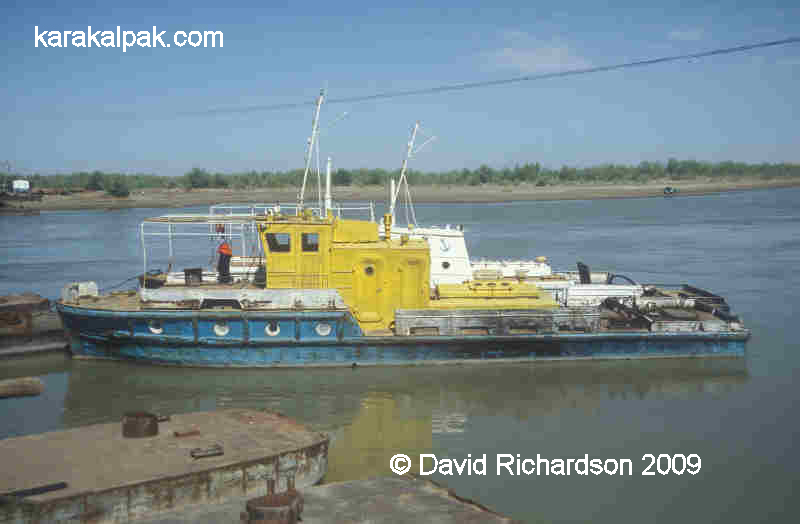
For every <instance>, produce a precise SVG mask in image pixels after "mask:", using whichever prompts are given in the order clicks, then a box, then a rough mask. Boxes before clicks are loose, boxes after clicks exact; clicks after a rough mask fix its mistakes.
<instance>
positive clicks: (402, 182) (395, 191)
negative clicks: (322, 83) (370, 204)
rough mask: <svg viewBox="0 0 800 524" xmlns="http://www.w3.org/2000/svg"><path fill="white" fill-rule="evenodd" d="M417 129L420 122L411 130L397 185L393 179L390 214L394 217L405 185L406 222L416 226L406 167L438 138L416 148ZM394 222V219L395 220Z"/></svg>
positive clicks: (433, 138) (432, 138)
mask: <svg viewBox="0 0 800 524" xmlns="http://www.w3.org/2000/svg"><path fill="white" fill-rule="evenodd" d="M417 131H419V122H416V123H415V124H414V129H413V131H411V140H409V141H408V149H406V157H405V158H404V159H403V167H401V168H400V177H399V178H398V180H397V186H396V187H395V186H394V180H392V184H390V185H391V192H392V195H391V198H390V199H389V214H390V215H392V218H393V219H394V211H395V208H396V207H397V197H398V196H399V195H400V191H402V189H403V187H404V186H405V200H406V222H408V224H409V225H411V224H412V223H413V224H414V225H415V226H416V225H417V217H416V215H415V213H414V204H413V202H411V191H410V190H409V189H408V179H407V178H406V168H407V167H408V161H409V160H410V159H411V158H412V157H413V156H414V155H415V154H416V153H417V152H419V150H420V149H422V148H423V147H425V146H426V145H427V144H428V143H430V142H432V141H433V140H436V137H435V136H432V137H430V138H429V139H428V140H426V141H425V142H423V143H422V145H420V146H419V147H418V148H416V149H414V141H415V140H416V138H417ZM409 212H410V213H411V217H410V218H411V220H409ZM393 222H394V220H393Z"/></svg>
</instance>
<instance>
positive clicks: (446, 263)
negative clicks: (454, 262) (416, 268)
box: [442, 262, 450, 269]
mask: <svg viewBox="0 0 800 524" xmlns="http://www.w3.org/2000/svg"><path fill="white" fill-rule="evenodd" d="M442 268H444V269H450V262H442Z"/></svg>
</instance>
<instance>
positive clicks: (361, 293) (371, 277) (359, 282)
mask: <svg viewBox="0 0 800 524" xmlns="http://www.w3.org/2000/svg"><path fill="white" fill-rule="evenodd" d="M353 271H354V272H355V275H354V278H353V283H354V284H355V286H354V287H355V298H356V317H357V318H358V320H359V322H380V321H381V319H382V315H381V311H382V309H383V303H384V300H385V297H384V294H385V293H384V290H383V289H382V288H383V277H384V275H383V260H381V259H379V258H377V257H375V258H372V257H370V258H362V259H361V260H360V261H359V262H358V263H357V264H356V266H355V268H353Z"/></svg>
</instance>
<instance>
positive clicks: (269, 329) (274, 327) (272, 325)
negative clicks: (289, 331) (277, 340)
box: [264, 321, 281, 337]
mask: <svg viewBox="0 0 800 524" xmlns="http://www.w3.org/2000/svg"><path fill="white" fill-rule="evenodd" d="M280 332H281V326H280V324H278V323H277V322H274V321H273V322H267V326H266V327H265V328H264V333H266V334H267V335H269V336H271V337H275V336H278V333H280Z"/></svg>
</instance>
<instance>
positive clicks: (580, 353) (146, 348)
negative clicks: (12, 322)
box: [56, 212, 750, 366]
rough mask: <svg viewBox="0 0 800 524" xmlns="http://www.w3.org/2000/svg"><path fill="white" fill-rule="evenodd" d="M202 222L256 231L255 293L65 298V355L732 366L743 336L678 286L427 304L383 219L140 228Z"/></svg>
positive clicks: (470, 291) (419, 270) (498, 289)
mask: <svg viewBox="0 0 800 524" xmlns="http://www.w3.org/2000/svg"><path fill="white" fill-rule="evenodd" d="M211 221H218V222H217V223H223V224H224V225H225V226H226V227H231V226H240V225H245V224H247V225H252V226H254V227H255V228H256V229H257V231H258V234H259V238H260V239H261V242H262V246H263V250H264V259H265V270H264V273H265V275H264V276H265V283H264V284H261V285H259V284H256V283H253V282H250V281H248V280H245V279H243V280H241V281H239V282H234V283H232V284H229V283H228V284H223V283H218V282H205V281H203V280H202V276H201V277H200V278H199V279H197V280H192V279H191V278H189V276H190V275H189V274H187V275H186V279H185V282H183V283H180V284H176V283H171V282H168V281H165V280H163V279H161V280H160V279H157V278H151V279H149V280H148V279H143V285H142V286H140V289H139V290H138V291H130V292H121V293H111V294H109V295H99V294H97V293H95V292H94V289H92V286H85V289H81V286H80V285H79V286H69V287H68V291H69V292H67V293H65V294H64V295H63V296H62V298H61V300H59V301H58V302H57V305H56V307H57V309H58V312H59V314H60V315H61V318H62V322H63V325H64V327H65V329H66V331H67V333H68V334H69V337H70V348H71V350H72V353H73V355H75V356H76V357H86V358H112V359H127V360H137V361H144V362H153V363H160V364H175V365H198V366H282V365H314V364H317V365H326V364H327V365H337V364H338V365H352V364H405V363H415V362H445V361H459V362H464V361H483V360H494V359H521V360H530V359H540V358H570V359H571V358H585V357H589V358H597V357H608V358H614V357H626V358H630V357H649V356H741V355H743V354H744V348H745V342H746V341H747V339H748V338H749V335H750V333H749V331H748V330H747V329H745V328H743V327H742V325H741V322H739V319H738V318H736V317H735V316H733V315H731V314H730V312H729V308H728V307H727V304H726V303H725V301H724V299H722V298H721V297H718V296H716V295H713V294H711V293H708V292H706V291H703V290H700V289H697V288H693V287H689V286H685V287H683V288H681V289H676V290H669V289H659V288H655V287H652V286H644V288H643V292H642V295H641V296H639V297H634V300H633V301H632V302H629V303H626V302H625V301H623V300H617V299H614V298H605V299H604V300H603V302H602V304H601V305H599V306H564V305H562V304H559V303H558V302H556V301H555V300H554V299H553V297H552V296H551V295H550V294H549V293H548V292H546V291H544V290H542V289H540V288H539V287H538V286H537V285H536V284H533V283H531V282H527V281H523V280H517V281H511V280H508V279H500V278H489V279H486V280H484V279H481V278H478V279H473V280H470V281H467V282H464V283H461V284H438V285H436V286H434V288H433V290H434V291H433V292H431V286H430V260H431V256H430V249H429V246H428V244H427V242H425V241H423V240H416V239H412V238H409V237H407V236H401V238H400V239H393V238H391V215H388V214H387V215H386V216H385V217H384V235H383V238H380V236H379V235H378V232H377V230H376V228H375V224H374V223H373V222H370V221H366V220H348V219H340V218H338V217H335V216H332V215H328V216H323V217H320V216H316V215H314V214H312V213H311V212H303V213H301V214H299V215H284V214H275V213H270V214H267V215H261V216H252V217H246V218H245V217H231V218H228V219H227V221H223V219H221V218H220V217H207V216H206V217H201V216H187V215H182V216H163V217H156V218H152V219H148V220H147V221H146V222H147V223H156V224H162V225H165V226H167V227H170V228H175V227H178V226H180V225H187V224H194V225H197V224H201V225H203V226H206V225H209V224H210V223H211ZM220 221H221V222H220ZM479 276H480V275H479Z"/></svg>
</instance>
